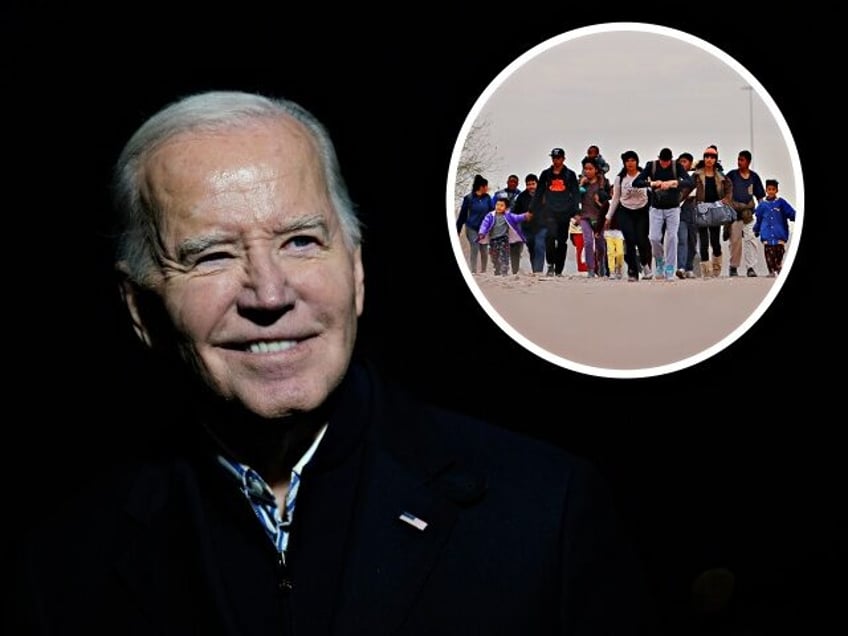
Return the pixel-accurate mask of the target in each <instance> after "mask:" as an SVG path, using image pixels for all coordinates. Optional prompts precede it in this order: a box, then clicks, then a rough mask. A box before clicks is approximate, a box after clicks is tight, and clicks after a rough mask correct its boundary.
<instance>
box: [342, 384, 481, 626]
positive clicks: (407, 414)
mask: <svg viewBox="0 0 848 636" xmlns="http://www.w3.org/2000/svg"><path fill="white" fill-rule="evenodd" d="M372 377H373V376H372ZM372 403H373V404H375V405H379V406H375V413H374V419H373V426H372V428H371V431H370V434H371V435H372V439H371V443H370V444H367V445H366V449H367V450H366V451H365V458H364V461H363V465H364V466H363V470H362V475H361V480H360V483H361V485H360V489H361V491H360V495H359V502H358V506H357V509H356V517H355V523H354V526H353V528H352V532H351V535H350V538H349V540H350V541H351V543H350V544H349V545H350V546H351V549H349V550H348V552H349V556H348V561H347V569H346V574H345V579H344V580H345V584H344V587H343V588H342V596H341V598H340V606H339V612H338V616H337V623H336V631H335V633H339V634H385V633H393V632H395V631H396V630H398V629H399V628H400V627H401V626H402V624H403V621H404V619H405V618H406V616H407V615H408V614H409V611H410V610H411V609H412V607H413V604H414V602H415V599H416V598H417V597H418V592H419V591H420V589H421V588H422V586H423V585H425V583H426V580H427V577H428V575H429V573H430V572H431V571H432V569H433V567H434V566H435V565H436V564H437V563H438V559H439V557H440V554H441V552H442V550H443V548H444V546H445V543H446V541H447V539H448V538H449V536H450V534H451V531H452V529H453V527H454V524H455V523H456V521H457V518H458V515H459V513H460V511H461V509H462V508H463V507H466V506H471V505H474V504H476V503H477V502H478V501H479V500H480V499H481V498H482V497H483V495H484V493H485V488H486V483H485V479H484V478H483V477H482V476H480V475H478V474H475V473H473V472H468V471H466V470H465V469H464V468H463V467H462V466H461V465H459V464H458V463H457V462H456V460H455V458H454V457H453V455H452V453H451V451H450V449H447V448H445V447H444V446H443V441H444V440H443V439H442V438H440V437H439V436H436V435H434V434H433V426H432V424H433V422H432V420H430V419H428V418H427V417H425V416H423V415H422V412H421V410H420V409H418V408H416V407H415V406H414V405H415V404H416V402H415V401H413V400H411V399H410V398H404V397H400V396H398V394H396V393H389V392H388V391H386V392H385V393H384V392H383V389H382V387H380V386H376V387H375V395H374V397H373V402H372ZM353 546H355V548H354V547H353Z"/></svg>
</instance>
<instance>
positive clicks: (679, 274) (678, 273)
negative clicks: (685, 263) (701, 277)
mask: <svg viewBox="0 0 848 636" xmlns="http://www.w3.org/2000/svg"><path fill="white" fill-rule="evenodd" d="M674 274H675V275H676V276H677V277H678V278H681V279H682V278H686V270H685V269H683V268H680V269H678V270H677V271H676V272H674Z"/></svg>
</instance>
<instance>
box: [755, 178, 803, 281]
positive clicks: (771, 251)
mask: <svg viewBox="0 0 848 636" xmlns="http://www.w3.org/2000/svg"><path fill="white" fill-rule="evenodd" d="M777 186H778V183H777V179H766V198H765V199H763V200H762V201H760V203H759V205H758V206H757V208H756V209H755V210H754V214H755V215H756V216H757V220H756V222H755V223H754V236H758V237H760V240H761V241H762V242H763V250H764V251H765V254H766V265H767V266H768V271H769V276H771V277H772V278H774V277H775V276H777V275H778V274H779V273H780V268H781V267H782V266H783V252H784V246H785V245H786V241H788V240H789V221H793V222H794V221H795V209H794V208H793V207H792V206H791V205H789V203H788V202H787V201H786V200H785V199H782V198H781V197H779V196H777Z"/></svg>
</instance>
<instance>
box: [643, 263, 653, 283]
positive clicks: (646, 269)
mask: <svg viewBox="0 0 848 636" xmlns="http://www.w3.org/2000/svg"><path fill="white" fill-rule="evenodd" d="M653 277H654V273H653V272H652V271H651V266H650V265H643V266H642V278H644V279H645V280H650V279H652V278H653Z"/></svg>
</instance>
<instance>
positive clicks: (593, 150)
mask: <svg viewBox="0 0 848 636" xmlns="http://www.w3.org/2000/svg"><path fill="white" fill-rule="evenodd" d="M586 156H587V157H591V158H592V159H594V160H595V164H596V165H597V166H598V170H600V171H601V174H603V175H606V173H607V172H609V169H610V165H609V164H608V163H607V160H606V159H604V157H603V155H601V149H600V148H598V147H597V146H596V145H594V144H592V145H591V146H589V147H588V148H587V149H586Z"/></svg>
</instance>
